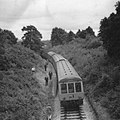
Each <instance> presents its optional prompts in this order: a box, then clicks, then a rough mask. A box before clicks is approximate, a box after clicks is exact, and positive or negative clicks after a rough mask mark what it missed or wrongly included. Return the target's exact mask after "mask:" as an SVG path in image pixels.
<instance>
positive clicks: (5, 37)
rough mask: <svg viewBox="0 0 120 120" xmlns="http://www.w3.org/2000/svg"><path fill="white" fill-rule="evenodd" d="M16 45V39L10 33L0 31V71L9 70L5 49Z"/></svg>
mask: <svg viewBox="0 0 120 120" xmlns="http://www.w3.org/2000/svg"><path fill="white" fill-rule="evenodd" d="M16 43H17V38H16V37H15V35H14V34H13V33H12V32H11V31H9V30H3V29H0V70H7V68H9V65H8V61H7V59H6V56H5V49H6V48H8V47H10V46H11V45H14V44H16Z"/></svg>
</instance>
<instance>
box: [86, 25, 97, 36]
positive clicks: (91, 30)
mask: <svg viewBox="0 0 120 120" xmlns="http://www.w3.org/2000/svg"><path fill="white" fill-rule="evenodd" d="M86 32H87V34H90V35H93V36H95V33H94V31H93V29H92V28H91V27H90V26H88V28H87V29H86Z"/></svg>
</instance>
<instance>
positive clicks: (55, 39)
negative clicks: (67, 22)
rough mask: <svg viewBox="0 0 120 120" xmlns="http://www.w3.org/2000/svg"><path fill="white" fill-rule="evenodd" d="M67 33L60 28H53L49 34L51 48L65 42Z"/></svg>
mask: <svg viewBox="0 0 120 120" xmlns="http://www.w3.org/2000/svg"><path fill="white" fill-rule="evenodd" d="M66 39H67V32H66V31H65V30H63V29H61V28H57V27H55V28H53V29H52V34H51V44H52V46H56V45H61V44H64V43H65V42H66Z"/></svg>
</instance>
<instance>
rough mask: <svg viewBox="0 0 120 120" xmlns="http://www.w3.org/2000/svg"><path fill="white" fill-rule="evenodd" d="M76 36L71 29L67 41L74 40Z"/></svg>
mask: <svg viewBox="0 0 120 120" xmlns="http://www.w3.org/2000/svg"><path fill="white" fill-rule="evenodd" d="M74 38H75V34H74V33H73V32H72V31H70V32H69V33H68V34H67V42H70V41H72V40H74Z"/></svg>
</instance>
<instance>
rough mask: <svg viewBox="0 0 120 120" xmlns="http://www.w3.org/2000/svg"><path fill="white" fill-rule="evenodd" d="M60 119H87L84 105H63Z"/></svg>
mask: <svg viewBox="0 0 120 120" xmlns="http://www.w3.org/2000/svg"><path fill="white" fill-rule="evenodd" d="M60 120H86V115H85V113H84V111H83V105H79V106H78V105H76V106H74V107H70V106H69V107H64V106H62V105H61V116H60Z"/></svg>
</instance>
